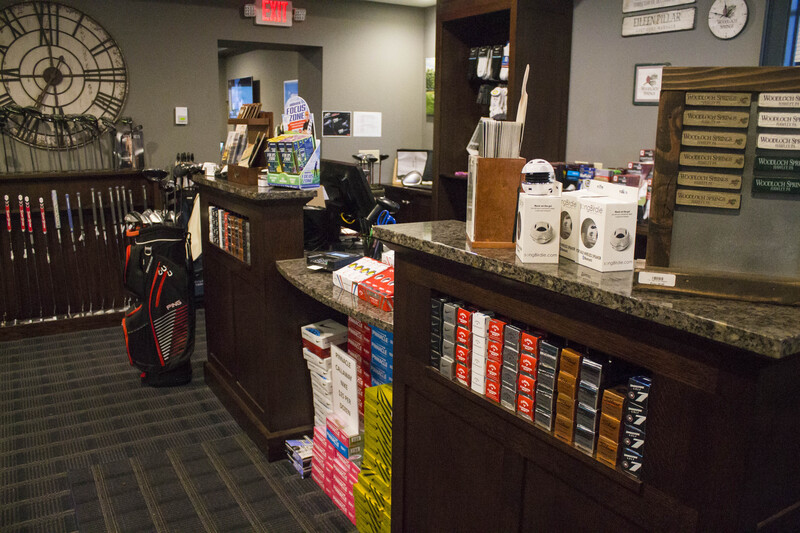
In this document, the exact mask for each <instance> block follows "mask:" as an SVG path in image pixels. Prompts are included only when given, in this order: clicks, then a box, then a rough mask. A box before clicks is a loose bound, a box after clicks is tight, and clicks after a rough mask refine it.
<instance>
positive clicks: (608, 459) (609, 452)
mask: <svg viewBox="0 0 800 533" xmlns="http://www.w3.org/2000/svg"><path fill="white" fill-rule="evenodd" d="M618 454H619V443H617V442H614V441H611V440H608V439H606V438H605V437H603V436H602V435H600V436H599V437H597V455H596V458H597V460H598V461H600V462H601V463H603V464H604V465H606V466H609V467H611V468H616V467H617V457H618Z"/></svg>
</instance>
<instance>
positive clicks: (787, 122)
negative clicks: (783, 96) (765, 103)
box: [758, 111, 800, 128]
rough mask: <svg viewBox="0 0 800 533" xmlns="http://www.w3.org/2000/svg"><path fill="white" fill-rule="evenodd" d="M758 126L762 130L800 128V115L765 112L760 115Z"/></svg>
mask: <svg viewBox="0 0 800 533" xmlns="http://www.w3.org/2000/svg"><path fill="white" fill-rule="evenodd" d="M758 125H759V126H760V127H762V128H800V113H776V112H767V111H763V112H761V113H759V114H758Z"/></svg>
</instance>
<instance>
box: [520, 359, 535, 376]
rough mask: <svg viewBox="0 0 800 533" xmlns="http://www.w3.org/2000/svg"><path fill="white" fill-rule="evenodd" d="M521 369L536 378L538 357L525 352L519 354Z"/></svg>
mask: <svg viewBox="0 0 800 533" xmlns="http://www.w3.org/2000/svg"><path fill="white" fill-rule="evenodd" d="M519 370H520V372H525V373H526V374H528V375H529V376H532V377H533V379H534V380H535V379H536V357H535V356H533V355H531V354H529V353H525V352H521V353H520V354H519Z"/></svg>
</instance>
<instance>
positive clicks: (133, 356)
mask: <svg viewBox="0 0 800 533" xmlns="http://www.w3.org/2000/svg"><path fill="white" fill-rule="evenodd" d="M200 172H202V167H201V166H200V165H193V164H189V163H181V164H179V165H177V166H176V167H175V168H174V169H173V173H172V176H171V177H170V176H169V175H168V173H167V172H166V171H164V170H156V169H153V170H145V171H144V176H145V178H147V179H148V180H154V181H158V183H159V188H160V190H161V191H162V194H163V196H164V197H163V203H162V205H163V206H164V209H163V210H162V211H158V210H151V209H148V210H145V211H144V212H142V213H139V212H137V211H129V212H128V213H127V214H126V215H125V218H124V223H125V236H126V237H127V238H128V239H129V244H128V245H127V247H126V251H125V265H124V268H123V274H122V277H123V283H124V285H125V288H126V289H127V290H128V291H129V292H130V293H131V295H132V296H133V299H132V301H130V302H129V305H128V308H127V310H126V312H125V316H124V318H123V319H122V329H123V333H124V335H125V346H126V349H127V352H128V358H129V360H130V363H131V365H132V366H135V367H136V368H138V369H139V370H140V371H141V375H140V377H141V381H142V384H143V385H149V386H152V387H164V386H173V385H183V384H186V383H189V382H190V381H191V379H192V367H191V361H190V359H191V356H192V353H193V351H194V329H195V306H194V272H193V261H192V250H191V237H190V234H189V232H188V231H187V226H186V219H187V218H188V215H189V214H188V213H185V210H184V208H183V205H184V203H183V201H182V200H183V196H184V194H185V193H186V192H187V189H191V187H190V186H189V185H188V183H190V182H191V180H190V178H191V176H192V175H193V174H198V173H200Z"/></svg>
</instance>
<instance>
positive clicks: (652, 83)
mask: <svg viewBox="0 0 800 533" xmlns="http://www.w3.org/2000/svg"><path fill="white" fill-rule="evenodd" d="M668 66H670V64H669V63H637V64H636V65H635V66H634V71H633V105H654V106H657V105H658V98H659V95H660V94H661V80H662V79H663V73H662V70H663V69H664V67H668Z"/></svg>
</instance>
